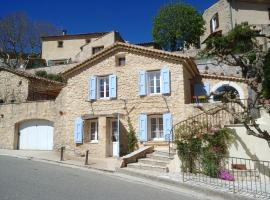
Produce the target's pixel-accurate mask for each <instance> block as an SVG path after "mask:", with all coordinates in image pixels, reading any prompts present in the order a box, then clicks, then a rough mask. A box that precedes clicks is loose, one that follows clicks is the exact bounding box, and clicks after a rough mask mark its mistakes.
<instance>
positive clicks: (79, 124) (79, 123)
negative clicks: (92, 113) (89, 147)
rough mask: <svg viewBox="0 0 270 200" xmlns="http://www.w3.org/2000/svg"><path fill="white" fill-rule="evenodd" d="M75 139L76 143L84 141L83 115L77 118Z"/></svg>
mask: <svg viewBox="0 0 270 200" xmlns="http://www.w3.org/2000/svg"><path fill="white" fill-rule="evenodd" d="M74 141H75V143H76V144H82V143H83V119H82V118H81V117H78V118H76V120H75V127H74Z"/></svg>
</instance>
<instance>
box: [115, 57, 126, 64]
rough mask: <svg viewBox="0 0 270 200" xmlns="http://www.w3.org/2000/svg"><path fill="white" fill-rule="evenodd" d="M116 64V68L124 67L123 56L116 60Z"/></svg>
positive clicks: (124, 59) (124, 60)
mask: <svg viewBox="0 0 270 200" xmlns="http://www.w3.org/2000/svg"><path fill="white" fill-rule="evenodd" d="M116 62H117V63H116V64H117V66H125V65H126V58H125V57H124V56H123V57H118V58H116Z"/></svg>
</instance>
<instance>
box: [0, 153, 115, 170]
mask: <svg viewBox="0 0 270 200" xmlns="http://www.w3.org/2000/svg"><path fill="white" fill-rule="evenodd" d="M0 156H9V157H13V158H21V159H25V160H32V161H37V162H43V163H49V164H54V165H58V166H63V167H70V168H79V169H84V170H87V169H88V170H94V171H97V172H106V173H114V172H115V171H113V170H107V169H101V168H96V167H91V166H90V165H77V164H73V163H66V162H65V161H56V160H49V159H45V158H36V157H32V156H20V155H10V154H2V153H0Z"/></svg>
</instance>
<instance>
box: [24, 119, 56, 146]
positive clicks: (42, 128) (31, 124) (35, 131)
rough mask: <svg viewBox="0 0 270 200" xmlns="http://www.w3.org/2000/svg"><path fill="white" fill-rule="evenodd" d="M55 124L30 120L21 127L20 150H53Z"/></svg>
mask: <svg viewBox="0 0 270 200" xmlns="http://www.w3.org/2000/svg"><path fill="white" fill-rule="evenodd" d="M53 129H54V127H53V123H52V122H50V121H47V120H29V121H25V122H22V123H20V125H19V149H22V150H53Z"/></svg>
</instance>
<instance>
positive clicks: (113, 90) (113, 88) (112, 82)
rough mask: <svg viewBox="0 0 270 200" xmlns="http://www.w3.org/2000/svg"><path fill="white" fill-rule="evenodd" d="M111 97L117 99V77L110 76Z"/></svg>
mask: <svg viewBox="0 0 270 200" xmlns="http://www.w3.org/2000/svg"><path fill="white" fill-rule="evenodd" d="M109 96H110V98H116V75H110V76H109Z"/></svg>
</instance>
